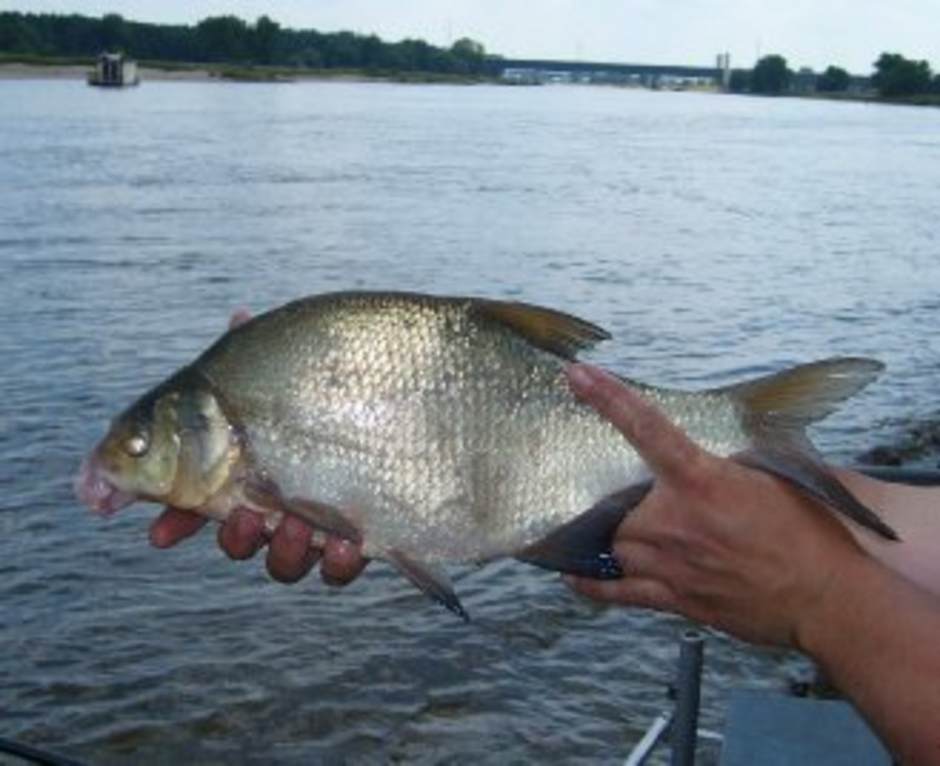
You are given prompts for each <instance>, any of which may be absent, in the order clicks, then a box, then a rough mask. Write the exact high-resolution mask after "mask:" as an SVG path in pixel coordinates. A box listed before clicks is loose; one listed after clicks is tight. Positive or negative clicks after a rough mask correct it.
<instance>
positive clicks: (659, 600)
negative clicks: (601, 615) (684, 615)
mask: <svg viewBox="0 0 940 766" xmlns="http://www.w3.org/2000/svg"><path fill="white" fill-rule="evenodd" d="M564 579H565V582H566V583H567V584H568V586H569V587H570V588H572V590H574V591H575V592H576V593H579V594H580V595H582V596H587V597H588V598H592V599H594V600H595V601H603V602H606V603H610V604H621V605H623V606H638V607H642V608H644V609H656V610H658V611H662V612H679V611H681V610H680V603H679V599H678V597H677V596H676V594H675V593H674V592H673V590H672V589H671V588H670V587H669V586H668V585H666V583H664V582H663V581H662V580H654V579H651V578H648V577H626V578H624V579H623V580H592V579H591V578H588V577H572V576H570V575H566V576H565V578H564Z"/></svg>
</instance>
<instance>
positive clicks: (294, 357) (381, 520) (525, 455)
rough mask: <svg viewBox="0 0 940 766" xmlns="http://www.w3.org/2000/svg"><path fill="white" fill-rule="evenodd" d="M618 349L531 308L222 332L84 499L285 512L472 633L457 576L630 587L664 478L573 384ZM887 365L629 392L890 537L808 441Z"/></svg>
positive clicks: (369, 304) (125, 424)
mask: <svg viewBox="0 0 940 766" xmlns="http://www.w3.org/2000/svg"><path fill="white" fill-rule="evenodd" d="M610 337H611V336H610V334H609V333H608V332H607V331H605V330H604V329H602V328H601V327H599V326H597V325H595V324H593V323H591V322H588V321H586V320H583V319H580V318H578V317H576V316H573V315H571V314H567V313H564V312H561V311H557V310H554V309H551V308H546V307H542V306H537V305H533V304H526V303H521V302H513V301H502V300H494V299H487V298H476V297H447V296H435V295H425V294H419V293H402V292H397V293H396V292H338V293H327V294H321V295H314V296H310V297H306V298H302V299H299V300H296V301H293V302H291V303H288V304H286V305H283V306H281V307H279V308H276V309H274V310H272V311H269V312H268V313H265V314H261V315H259V316H257V317H255V318H253V319H250V320H248V321H247V322H245V323H243V324H241V325H239V326H237V327H235V328H233V329H231V330H229V331H228V332H227V333H226V334H224V335H223V336H222V337H221V338H219V339H218V340H217V341H216V342H214V343H213V344H212V345H211V346H210V347H209V348H208V349H207V350H206V351H204V352H203V353H202V354H201V355H199V356H198V357H197V358H196V359H195V361H192V362H191V363H189V364H186V365H185V366H183V367H181V368H180V369H179V370H178V371H176V372H175V373H173V374H172V375H170V376H169V377H168V378H166V379H165V380H164V381H163V382H161V383H159V384H158V385H157V386H155V387H154V388H152V389H151V390H149V391H147V392H146V393H144V394H143V395H142V396H141V397H140V398H139V399H137V400H136V401H135V402H133V403H132V404H131V405H130V406H129V407H128V408H127V409H125V410H124V411H123V412H122V413H121V414H119V415H118V416H117V417H116V418H115V419H114V420H113V421H112V423H111V426H110V429H109V430H108V432H107V434H106V435H105V436H104V438H103V439H102V440H101V441H100V443H98V444H97V445H96V446H95V447H94V448H93V449H92V451H91V452H90V453H89V455H88V456H87V457H86V458H85V460H84V461H83V463H82V466H81V468H80V471H79V474H78V476H77V478H76V483H75V484H76V487H75V488H76V492H77V495H78V498H79V499H80V501H81V502H83V503H84V504H85V505H87V506H88V507H89V508H91V509H92V510H93V511H96V512H98V513H101V514H111V513H114V512H116V511H118V510H119V509H121V508H123V507H125V506H127V505H130V504H131V503H133V502H135V501H138V500H141V501H149V502H155V503H160V504H164V505H170V506H174V507H177V508H183V509H191V510H193V511H195V512H197V513H200V514H202V515H205V516H208V517H209V518H212V519H215V520H217V521H223V520H224V519H226V518H227V517H228V515H229V514H230V513H231V512H232V511H233V510H234V509H236V508H239V507H244V508H250V509H252V510H255V511H258V512H259V513H261V514H263V515H264V518H265V523H266V528H267V529H269V530H273V529H274V528H275V527H276V525H277V524H278V523H279V521H280V520H281V519H282V518H283V517H284V515H285V514H292V515H295V516H298V517H300V518H302V519H304V520H305V521H306V522H308V523H310V524H311V525H313V526H314V527H315V528H316V529H318V530H322V531H323V532H324V533H330V534H334V535H339V536H340V537H343V538H345V539H348V540H351V541H354V542H356V543H358V544H360V545H362V547H363V555H364V556H366V557H368V558H380V559H384V560H386V561H388V562H389V563H391V564H392V565H393V566H394V567H396V568H397V569H398V570H399V571H400V572H401V573H402V574H403V575H405V576H406V577H407V578H408V580H410V581H411V582H412V583H413V584H414V585H416V586H417V587H418V588H419V589H420V590H422V591H423V592H424V593H426V594H427V595H429V596H431V597H432V598H433V599H434V600H436V601H438V602H440V603H441V604H443V605H444V606H446V607H447V608H448V609H450V610H451V611H453V612H454V613H456V614H458V615H459V616H461V617H463V618H465V619H466V618H467V613H466V610H465V609H464V608H463V606H462V604H461V602H460V600H459V598H458V597H457V595H456V593H455V592H454V588H453V585H452V583H451V582H450V580H449V578H448V575H447V573H446V569H445V565H447V564H450V563H458V562H472V563H478V564H483V563H486V562H488V561H491V560H493V559H496V558H500V557H516V558H518V559H520V560H522V561H525V562H528V563H531V564H534V565H537V566H541V567H544V568H547V569H551V570H555V571H561V572H567V573H572V574H577V575H582V576H588V577H595V578H613V577H620V576H622V575H623V572H622V570H621V569H620V566H619V563H618V562H617V559H616V557H615V556H614V555H613V553H612V551H611V540H612V536H613V532H614V530H615V529H616V526H617V525H618V524H619V523H620V521H621V520H622V519H623V517H624V515H625V514H626V513H627V512H628V511H629V509H630V508H632V507H634V506H636V504H638V503H639V502H640V501H641V500H642V498H643V497H644V496H645V494H646V493H647V492H648V491H649V489H650V487H651V485H652V481H653V477H652V474H651V473H650V470H649V468H648V467H647V466H646V465H645V463H644V462H643V460H642V458H641V457H640V455H638V453H637V451H636V450H635V449H634V448H633V447H632V446H631V444H630V443H629V442H628V441H627V440H626V439H625V438H624V437H623V436H622V435H621V434H620V433H619V432H618V431H617V430H616V429H615V428H614V427H613V426H612V425H611V424H610V423H609V422H607V421H606V420H604V419H603V418H601V417H600V416H599V415H598V414H597V413H596V412H595V411H594V410H593V409H592V408H591V407H589V406H587V405H586V404H584V403H583V402H581V401H579V400H578V399H577V398H576V397H575V396H574V394H573V393H572V391H571V389H570V387H569V385H568V383H567V379H566V375H565V370H566V367H567V365H568V364H570V363H571V362H573V361H574V360H576V359H577V356H578V354H579V353H581V352H582V351H585V350H587V349H590V348H592V347H593V346H595V345H596V344H597V343H599V342H600V341H603V340H607V339H609V338H610ZM882 369H883V365H882V364H881V363H880V362H878V361H876V360H873V359H868V358H861V357H836V358H829V359H824V360H821V361H815V362H810V363H807V364H802V365H798V366H796V367H792V368H789V369H785V370H782V371H779V372H776V373H773V374H770V375H766V376H763V377H759V378H756V379H752V380H748V381H745V382H743V383H739V384H736V385H730V386H723V387H720V388H712V389H707V390H703V391H684V390H678V389H669V388H661V387H656V386H652V385H649V384H646V383H643V382H640V381H632V380H629V379H627V378H624V380H625V381H627V382H628V383H630V384H631V385H632V386H634V387H635V389H636V390H637V391H638V392H639V393H640V394H641V395H642V396H643V397H646V398H648V399H649V400H650V401H652V402H654V403H655V404H656V406H658V407H659V408H660V409H661V410H662V412H664V413H665V414H666V416H667V417H668V418H670V419H671V420H672V421H673V422H675V423H676V424H678V425H679V426H680V427H681V428H682V429H683V430H684V431H685V432H686V433H687V434H688V435H689V437H690V438H691V439H692V440H694V441H695V442H696V443H698V444H699V445H701V446H702V447H704V448H705V449H706V450H708V451H710V452H712V453H714V454H716V455H719V456H726V457H731V458H733V459H736V460H739V461H740V462H742V463H744V464H746V465H749V466H751V467H753V468H756V469H758V470H761V471H765V472H768V473H770V474H773V475H775V476H778V477H780V478H782V479H784V480H785V481H787V482H790V483H791V484H793V485H795V486H796V487H798V488H799V489H800V490H802V491H803V492H804V493H806V494H808V495H810V496H812V497H814V498H816V499H817V500H819V501H820V502H821V503H822V504H824V505H825V506H828V507H829V508H830V509H832V510H834V511H836V512H839V513H842V514H844V515H845V516H847V517H848V518H850V519H852V520H853V521H854V522H855V523H857V524H860V525H862V526H863V527H867V528H868V529H869V530H871V531H872V532H873V533H875V534H877V535H880V536H883V537H886V538H889V539H896V538H897V535H896V534H895V532H894V531H893V530H892V529H891V528H890V527H889V526H888V525H886V524H885V523H884V522H883V521H881V519H880V518H879V517H878V516H877V514H875V513H874V512H873V511H872V510H871V509H869V508H868V507H866V506H865V505H864V504H863V503H861V502H860V501H859V500H858V499H857V498H855V497H854V496H853V495H852V493H851V492H850V491H849V490H848V489H847V488H846V487H845V486H844V485H843V484H842V483H841V482H840V481H839V479H838V478H837V477H836V476H835V475H834V474H833V473H832V472H831V471H830V470H829V469H828V468H827V467H826V466H825V465H824V463H823V461H822V458H821V457H820V455H819V454H818V453H817V451H816V450H815V448H814V447H813V445H812V443H811V442H810V440H809V439H808V438H807V436H806V433H805V429H806V427H807V426H808V425H809V424H811V423H815V422H817V421H819V420H821V419H822V418H824V417H826V416H827V415H828V414H830V413H831V412H832V411H834V410H835V409H836V408H837V406H838V405H839V404H840V403H841V402H843V401H844V400H846V399H848V398H849V397H851V396H853V395H854V394H855V393H857V392H858V391H860V390H861V389H862V388H864V387H865V386H867V385H868V384H869V383H871V382H872V381H873V380H875V379H876V378H877V377H878V375H879V374H880V373H881V371H882ZM320 544H322V543H320Z"/></svg>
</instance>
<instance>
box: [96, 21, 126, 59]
mask: <svg viewBox="0 0 940 766" xmlns="http://www.w3.org/2000/svg"><path fill="white" fill-rule="evenodd" d="M126 45H127V30H126V29H125V28H124V19H123V18H122V17H121V15H120V14H117V13H109V14H107V15H106V16H104V17H102V19H101V47H102V49H103V50H109V51H122V50H124V48H125V46H126Z"/></svg>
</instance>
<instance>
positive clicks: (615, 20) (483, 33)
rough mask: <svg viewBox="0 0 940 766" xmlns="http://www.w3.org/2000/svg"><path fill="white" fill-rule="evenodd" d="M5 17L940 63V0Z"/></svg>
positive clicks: (138, 9) (274, 7) (704, 56)
mask: <svg viewBox="0 0 940 766" xmlns="http://www.w3.org/2000/svg"><path fill="white" fill-rule="evenodd" d="M0 9H4V10H18V11H34V12H66V13H84V14H88V15H94V16H98V15H101V14H103V13H108V12H116V13H120V14H122V15H123V16H124V17H125V18H128V19H134V20H139V21H157V22H177V23H194V22H196V21H198V20H199V19H202V18H205V17H206V16H212V15H220V14H228V13H231V14H235V15H237V16H241V17H242V18H244V19H246V20H249V21H252V20H254V19H255V18H257V17H258V16H260V15H262V14H267V15H269V16H270V17H271V18H272V19H274V20H275V21H278V22H280V23H281V24H282V25H283V26H288V27H294V28H316V29H319V30H321V31H338V30H341V29H349V30H352V31H355V32H361V33H370V32H374V33H375V34H377V35H379V36H380V37H382V38H383V39H386V40H399V39H401V38H403V37H420V38H423V39H425V40H427V41H428V42H431V43H434V44H435V45H447V44H450V43H451V42H453V41H454V40H456V39H458V38H460V37H464V36H466V37H472V38H474V39H476V40H479V41H480V42H482V43H483V44H484V45H485V46H486V49H487V50H488V51H491V52H494V53H501V54H503V55H505V56H511V57H527V56H528V57H550V58H559V59H588V60H595V61H620V62H631V63H670V64H711V62H713V61H714V57H715V54H717V53H718V52H720V51H728V52H730V53H731V56H732V64H733V65H737V66H750V65H751V64H752V63H753V62H754V60H755V58H756V57H757V55H758V54H761V55H764V54H767V53H780V54H782V55H784V56H786V58H787V60H788V62H789V63H790V66H791V67H792V68H798V67H801V66H809V67H813V68H814V69H822V68H824V67H826V66H828V65H829V64H836V65H839V66H842V67H845V68H847V69H849V70H850V71H852V72H856V73H859V74H865V73H868V72H869V71H870V70H871V68H872V67H871V65H872V62H873V61H874V60H875V59H876V58H877V57H878V55H879V54H880V53H881V52H882V51H892V52H898V53H902V54H904V55H905V56H907V57H909V58H918V59H921V58H922V59H927V60H928V61H930V63H931V65H932V66H933V67H934V69H935V70H936V69H937V68H938V65H940V34H938V30H940V23H938V22H940V0H888V1H887V2H886V1H885V0H768V1H764V2H761V0H398V1H397V2H394V1H393V0H273V1H272V2H259V1H256V0H185V1H184V0H151V1H148V2H144V0H126V1H125V2H108V1H107V0H23V1H22V2H12V3H11V2H0Z"/></svg>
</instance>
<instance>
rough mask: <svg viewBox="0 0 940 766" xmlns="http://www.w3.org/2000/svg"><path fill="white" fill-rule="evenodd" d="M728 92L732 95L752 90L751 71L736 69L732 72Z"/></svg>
mask: <svg viewBox="0 0 940 766" xmlns="http://www.w3.org/2000/svg"><path fill="white" fill-rule="evenodd" d="M728 90H730V91H731V92H732V93H748V92H749V91H750V90H751V70H750V69H734V70H732V72H731V81H730V82H729V83H728Z"/></svg>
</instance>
